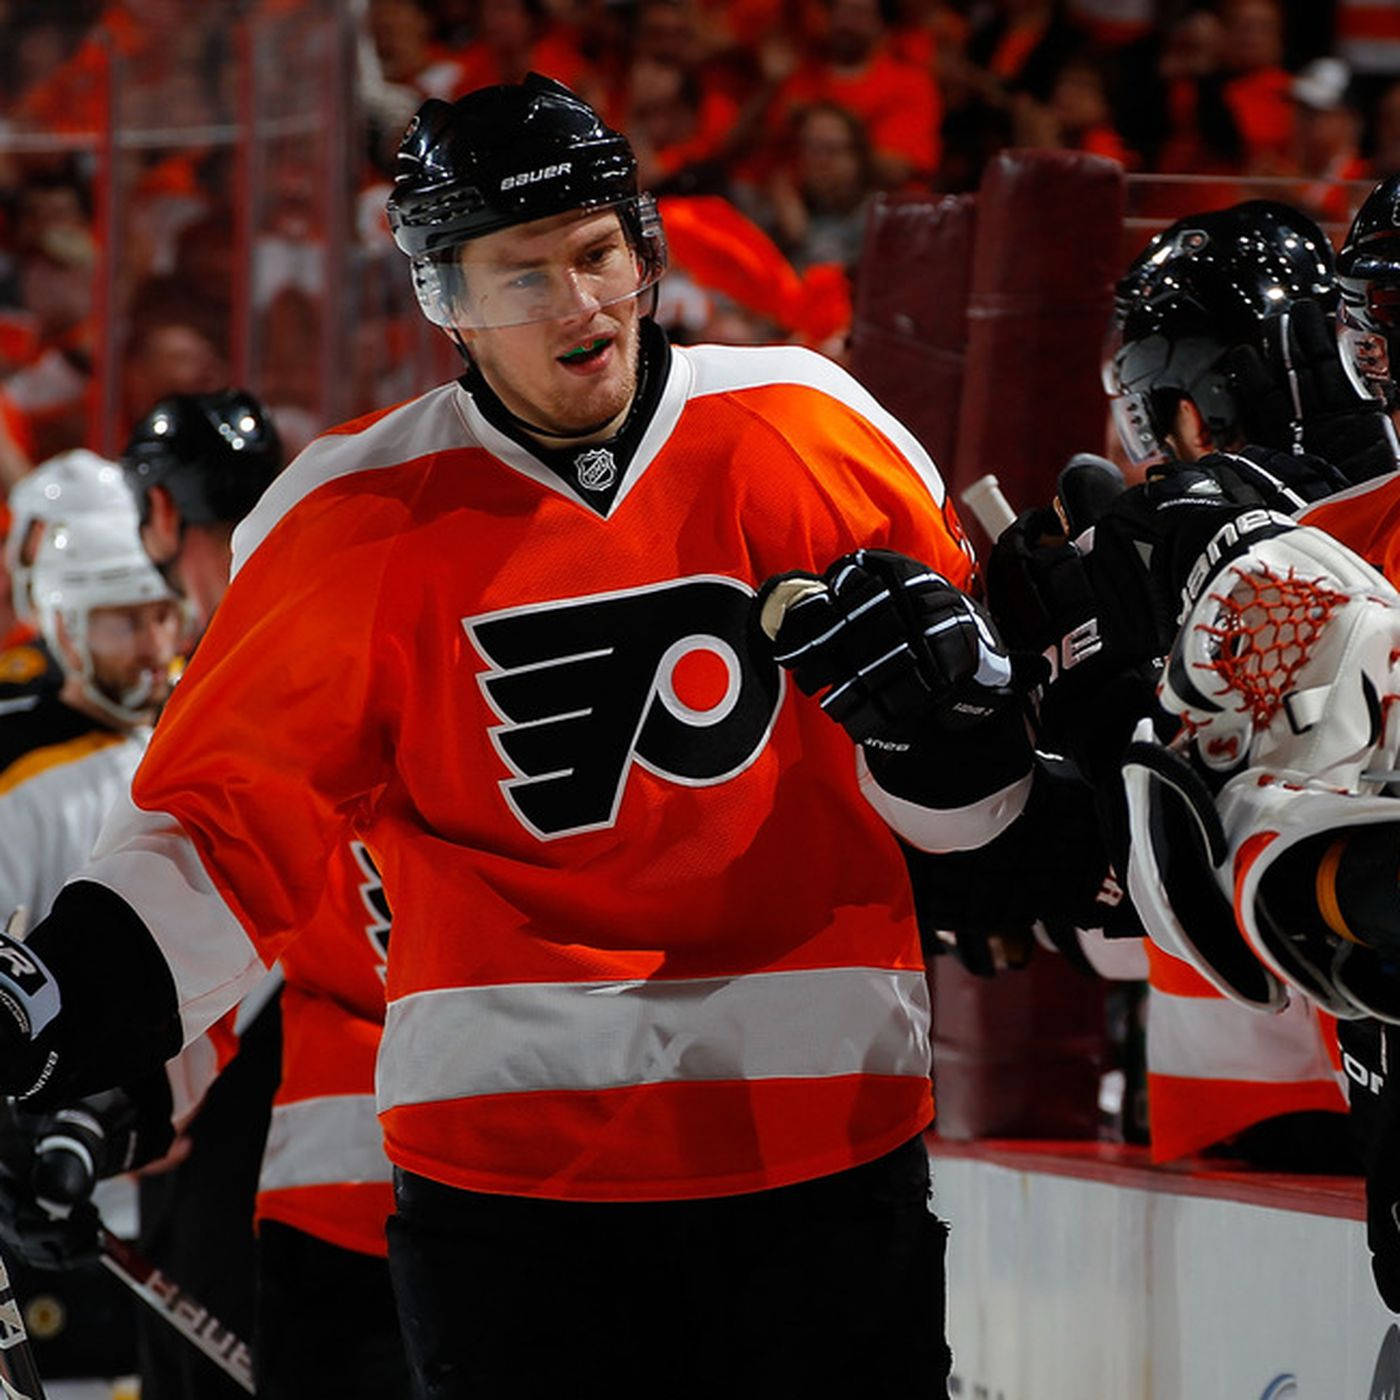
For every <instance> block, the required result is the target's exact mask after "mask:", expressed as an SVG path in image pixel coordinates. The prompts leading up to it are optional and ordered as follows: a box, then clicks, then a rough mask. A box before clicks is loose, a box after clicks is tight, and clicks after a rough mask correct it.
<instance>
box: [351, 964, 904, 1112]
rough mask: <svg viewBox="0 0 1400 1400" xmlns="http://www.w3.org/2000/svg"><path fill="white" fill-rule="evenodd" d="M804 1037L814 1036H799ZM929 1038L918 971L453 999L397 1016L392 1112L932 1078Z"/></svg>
mask: <svg viewBox="0 0 1400 1400" xmlns="http://www.w3.org/2000/svg"><path fill="white" fill-rule="evenodd" d="M798 1025H801V1026H805V1027H806V1028H807V1029H806V1030H805V1031H804V1032H803V1034H801V1035H798V1036H795V1035H794V1034H793V1031H792V1028H793V1027H794V1026H798ZM872 1027H878V1028H879V1029H878V1030H877V1031H875V1032H874V1033H873V1034H872ZM814 1028H816V1029H814ZM928 1032H929V998H928V986H927V984H926V983H925V981H924V974H923V973H922V972H920V971H918V970H915V969H909V970H903V971H900V970H896V969H891V968H883V967H834V968H814V969H805V970H798V971H792V972H765V973H753V974H750V975H748V976H741V977H705V978H693V979H678V980H665V981H662V980H652V981H628V982H543V983H539V982H532V983H511V984H506V985H497V986H489V987H448V988H443V989H441V990H435V991H427V992H418V993H415V994H413V995H410V996H406V997H402V998H400V999H398V1000H397V1001H394V1002H392V1003H390V1006H389V1012H388V1018H387V1021H386V1023H385V1027H384V1040H383V1042H382V1045H381V1047H380V1054H379V1069H378V1076H377V1080H378V1094H379V1107H380V1109H381V1111H384V1110H388V1109H392V1108H398V1107H400V1106H402V1105H405V1104H414V1103H433V1102H437V1101H439V1100H444V1099H459V1098H468V1097H473V1096H478V1095H484V1094H519V1093H531V1092H536V1091H544V1090H561V1089H562V1090H572V1091H577V1090H583V1091H588V1090H594V1091H599V1090H605V1089H618V1088H628V1087H632V1086H636V1085H641V1084H662V1083H679V1082H691V1083H695V1082H704V1081H716V1080H720V1081H731V1080H758V1079H813V1078H832V1077H836V1076H840V1075H891V1076H911V1077H923V1076H925V1075H927V1074H928V1072H929V1040H928ZM502 1047H506V1048H505V1049H504V1050H503V1049H502ZM511 1047H514V1048H513V1049H512V1048H511Z"/></svg>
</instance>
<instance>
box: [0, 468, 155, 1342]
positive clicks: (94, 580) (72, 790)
mask: <svg viewBox="0 0 1400 1400" xmlns="http://www.w3.org/2000/svg"><path fill="white" fill-rule="evenodd" d="M41 470H43V469H41ZM49 484H50V485H52V486H54V488H55V495H60V496H68V495H69V492H68V491H67V487H68V486H69V485H71V481H69V482H65V481H63V480H62V478H59V479H58V480H57V481H55V480H54V476H53V475H51V476H50V477H49ZM116 484H117V488H118V490H119V491H121V492H122V493H123V494H122V496H121V497H119V498H118V500H120V501H121V502H122V507H123V508H121V509H117V510H113V511H111V512H110V513H108V514H105V515H103V514H96V513H87V514H79V513H75V514H73V515H72V517H71V519H69V520H68V521H66V522H50V523H48V524H47V525H46V528H45V531H44V535H43V539H42V541H41V542H40V544H39V546H38V552H37V555H36V556H35V557H34V560H33V565H32V569H27V570H26V575H25V577H24V586H25V591H26V595H27V597H28V598H29V600H30V602H31V609H30V611H31V616H33V617H34V618H35V619H36V621H37V623H38V625H39V629H40V633H41V635H42V637H43V639H44V641H45V644H46V650H45V655H46V656H48V657H51V658H54V660H55V664H56V665H57V667H58V668H59V669H60V672H61V676H62V679H61V682H60V684H59V686H58V687H57V688H53V687H48V686H38V687H33V686H31V688H30V691H29V694H28V696H27V697H25V700H24V703H22V704H16V705H15V706H14V707H13V708H11V710H10V712H9V713H8V714H5V715H4V717H3V718H0V907H3V909H4V911H5V916H7V917H8V916H9V914H10V911H12V910H15V909H16V908H17V907H20V906H22V907H23V908H24V909H26V910H27V911H29V913H30V914H31V915H33V916H38V915H41V914H43V913H44V911H45V910H46V909H47V908H48V907H49V905H50V904H51V903H52V902H53V899H54V897H55V895H56V894H57V893H58V890H59V888H60V886H61V885H62V883H63V881H64V880H65V879H66V878H67V877H68V875H70V874H71V873H72V872H73V871H74V870H76V869H77V868H78V867H79V866H80V865H81V864H82V863H83V862H84V861H85V860H86V859H87V857H88V854H89V853H90V852H91V850H92V847H93V843H94V842H95V840H96V838H97V833H98V830H99V829H100V826H101V823H102V819H103V817H104V816H105V815H106V813H107V811H108V809H109V808H110V807H111V806H112V805H113V804H114V803H115V802H116V800H117V798H118V796H119V795H120V794H123V793H125V791H126V790H127V788H128V786H129V784H130V781H131V775H132V773H133V772H134V771H135V769H136V765H137V763H138V761H139V760H140V757H141V754H142V752H143V751H144V749H145V744H146V739H147V737H148V735H149V732H150V730H149V726H150V723H151V721H152V720H153V719H154V717H155V714H156V711H157V709H158V708H159V706H160V704H161V703H163V701H164V700H165V698H166V697H167V695H168V693H169V689H170V667H171V664H172V662H173V661H174V659H175V655H176V651H177V644H178V640H179V635H180V612H179V607H178V604H177V602H176V600H175V599H174V598H173V597H172V595H171V594H170V591H169V589H168V588H167V587H166V585H165V583H164V581H163V580H162V579H161V577H160V575H159V574H158V573H157V572H156V570H155V569H154V568H153V567H152V566H151V564H150V561H149V560H148V559H147V558H146V555H145V552H144V551H143V550H142V548H141V542H140V539H139V538H138V536H137V531H136V515H135V512H134V511H133V510H132V509H131V501H130V498H129V496H127V495H126V494H125V487H124V486H122V484H121V481H120V477H119V476H118V478H117V483H116ZM68 504H69V505H70V506H71V505H72V500H71V499H69V502H68ZM41 674H42V673H41ZM142 1078H143V1086H144V1087H143V1093H142V1094H141V1095H140V1096H139V1097H140V1098H141V1099H142V1100H143V1102H144V1103H146V1104H147V1105H149V1111H147V1112H143V1113H140V1114H138V1113H136V1112H134V1111H133V1110H132V1099H131V1098H130V1097H129V1096H127V1095H125V1094H122V1093H117V1094H108V1095H105V1096H103V1098H102V1101H101V1102H99V1103H97V1104H96V1105H94V1107H95V1108H96V1109H97V1110H98V1112H99V1113H100V1114H101V1115H102V1117H103V1119H104V1121H105V1123H106V1129H105V1130H104V1129H99V1130H98V1132H99V1136H102V1137H103V1138H104V1140H105V1141H106V1142H108V1143H109V1144H110V1146H111V1149H112V1150H111V1153H110V1159H109V1162H108V1174H112V1175H115V1174H117V1173H118V1172H120V1171H122V1170H123V1169H124V1168H125V1167H126V1166H128V1165H130V1164H131V1163H132V1162H133V1161H134V1160H135V1159H136V1157H137V1154H138V1153H139V1155H140V1156H141V1158H142V1160H150V1159H152V1158H154V1157H158V1156H159V1155H160V1154H161V1153H163V1152H164V1151H165V1150H166V1148H167V1147H168V1146H169V1144H170V1138H171V1129H170V1120H171V1114H172V1101H173V1095H172V1089H171V1086H170V1084H169V1083H168V1082H167V1080H166V1077H165V1075H164V1074H163V1073H161V1072H160V1070H159V1067H158V1066H157V1067H153V1072H152V1073H150V1074H148V1075H145V1076H143V1077H142ZM89 1122H90V1120H89V1119H88V1117H87V1116H86V1115H85V1114H84V1115H82V1116H81V1117H80V1119H77V1120H74V1122H73V1123H72V1124H70V1125H68V1126H65V1127H64V1129H63V1130H62V1131H63V1133H64V1135H65V1136H67V1137H69V1138H70V1139H71V1138H73V1137H74V1136H75V1135H76V1136H78V1137H86V1136H87V1127H88V1124H89ZM51 1126H52V1125H51ZM0 1171H3V1174H4V1176H5V1185H4V1188H3V1192H2V1193H0V1195H3V1199H0V1233H3V1235H4V1237H5V1239H6V1241H7V1243H9V1244H11V1245H18V1246H19V1249H20V1253H21V1254H22V1256H23V1258H24V1259H25V1260H26V1261H27V1262H29V1263H32V1264H36V1265H39V1266H45V1265H47V1266H53V1265H56V1264H64V1265H67V1266H69V1267H72V1266H73V1265H75V1264H80V1263H82V1262H85V1261H88V1260H92V1259H95V1257H96V1251H95V1248H94V1247H93V1246H94V1243H95V1238H96V1232H95V1222H94V1221H92V1220H91V1219H90V1218H88V1219H85V1220H83V1221H81V1222H72V1224H71V1225H70V1223H69V1222H67V1221H61V1222H57V1223H56V1222H55V1221H53V1220H52V1219H51V1218H50V1217H49V1216H48V1214H47V1213H46V1212H43V1211H41V1210H39V1209H37V1208H34V1207H33V1206H32V1200H31V1198H30V1197H29V1196H28V1189H27V1188H28V1186H29V1169H28V1164H27V1162H25V1161H24V1157H23V1151H22V1148H21V1144H19V1143H17V1142H16V1141H14V1140H13V1137H11V1140H10V1141H9V1142H7V1143H6V1145H5V1149H4V1153H3V1166H0ZM20 1181H23V1182H24V1189H22V1190H20V1191H18V1192H16V1191H14V1190H12V1186H13V1185H15V1184H17V1183H18V1182H20ZM33 1184H34V1186H35V1187H37V1188H39V1189H42V1188H43V1184H44V1182H43V1178H42V1177H40V1178H39V1179H37V1180H36V1181H35V1182H34V1183H33ZM132 1201H133V1197H132V1193H131V1192H130V1190H129V1189H127V1190H125V1191H123V1190H120V1189H114V1190H112V1191H111V1192H110V1193H109V1195H108V1197H107V1199H106V1200H105V1201H104V1205H105V1206H106V1207H107V1208H108V1209H109V1210H112V1209H114V1208H115V1210H116V1211H118V1212H121V1211H123V1210H127V1211H129V1209H130V1206H131V1204H132ZM27 1208H28V1209H27ZM113 1218H114V1219H116V1218H117V1217H116V1216H115V1215H114V1217H113ZM80 1226H85V1231H84V1229H82V1228H79V1227H80ZM20 1235H23V1237H24V1238H23V1239H19V1238H18V1237H19V1236H20ZM80 1235H82V1236H85V1237H84V1238H82V1239H79V1236H80ZM48 1286H49V1287H53V1285H52V1284H50V1285H48ZM56 1291H57V1292H58V1294H59V1296H60V1298H61V1299H62V1300H63V1303H64V1305H65V1306H66V1307H67V1308H68V1309H70V1310H71V1312H72V1315H73V1317H74V1319H75V1325H81V1324H80V1322H79V1321H78V1320H79V1319H83V1318H86V1319H88V1320H89V1321H90V1320H91V1318H92V1317H93V1316H94V1315H96V1316H102V1315H104V1314H110V1313H111V1311H112V1309H113V1307H114V1304H113V1301H112V1294H113V1292H114V1291H116V1290H115V1289H114V1285H113V1283H112V1281H111V1280H110V1279H109V1278H106V1277H105V1275H104V1274H103V1273H102V1272H101V1271H100V1270H98V1271H96V1272H95V1273H94V1272H91V1271H89V1272H85V1273H80V1274H77V1275H74V1276H72V1277H70V1278H69V1279H67V1280H65V1281H64V1283H62V1284H61V1285H59V1286H58V1288H57V1290H56ZM120 1330H121V1332H122V1335H121V1336H119V1337H117V1336H114V1337H112V1338H111V1346H110V1347H107V1348H106V1350H105V1353H104V1352H103V1351H102V1350H101V1349H99V1351H98V1352H97V1353H96V1354H106V1355H107V1356H108V1357H109V1359H110V1362H111V1364H114V1365H118V1366H121V1367H123V1368H125V1367H128V1366H129V1365H130V1364H131V1356H130V1352H129V1347H130V1336H129V1329H127V1328H122V1329H120ZM59 1345H62V1343H61V1342H60V1343H59ZM88 1354H89V1355H90V1356H91V1355H93V1354H94V1352H93V1351H92V1350H91V1348H89V1351H88Z"/></svg>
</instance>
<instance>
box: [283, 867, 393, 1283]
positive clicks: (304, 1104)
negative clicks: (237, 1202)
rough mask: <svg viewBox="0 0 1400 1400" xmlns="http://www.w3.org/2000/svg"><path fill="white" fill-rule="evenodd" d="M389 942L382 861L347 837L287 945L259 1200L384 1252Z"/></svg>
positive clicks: (302, 1223) (388, 1198)
mask: <svg viewBox="0 0 1400 1400" xmlns="http://www.w3.org/2000/svg"><path fill="white" fill-rule="evenodd" d="M388 948H389V906H388V902H387V901H386V900H385V898H384V889H383V885H382V884H381V882H380V879H379V872H378V871H377V870H376V869H375V868H374V862H373V861H372V860H371V859H370V857H369V853H368V852H367V851H366V850H365V848H364V847H363V846H362V845H361V844H360V843H359V842H358V841H352V842H349V843H348V844H347V845H346V846H343V847H341V848H339V849H337V850H336V851H335V852H334V853H333V855H332V859H331V861H330V863H329V865H328V867H327V872H326V890H325V897H324V899H323V901H322V905H321V909H320V912H319V913H318V915H317V917H316V918H315V919H314V920H313V921H312V923H311V926H310V927H309V928H307V929H305V930H303V931H302V933H301V934H300V935H298V937H297V938H296V939H295V940H294V941H293V942H292V943H290V944H289V945H288V946H287V948H286V950H285V951H284V952H283V954H282V959H281V963H282V972H283V976H284V981H283V985H282V1082H281V1084H280V1085H279V1086H278V1089H277V1094H276V1097H275V1098H274V1099H273V1103H272V1120H271V1122H270V1124H269V1126H268V1133H267V1146H266V1148H265V1149H264V1151H263V1160H262V1170H261V1173H260V1175H259V1179H258V1199H257V1218H258V1219H259V1220H277V1221H280V1222H281V1223H282V1224H284V1225H290V1226H293V1227H294V1228H295V1229H298V1230H301V1231H303V1232H304V1233H306V1234H308V1235H313V1236H315V1238H317V1239H321V1240H326V1241H328V1242H329V1243H331V1244H334V1245H338V1246H339V1247H340V1248H342V1249H353V1250H357V1251H359V1252H360V1253H362V1254H378V1255H381V1256H382V1255H384V1254H386V1253H387V1247H386V1244H385V1239H384V1222H385V1221H386V1220H387V1219H388V1218H389V1213H390V1212H391V1211H392V1210H393V1208H394V1193H393V1187H392V1184H391V1174H390V1167H389V1159H388V1158H387V1157H386V1156H385V1155H384V1142H383V1133H382V1131H381V1130H380V1127H379V1120H378V1118H377V1117H376V1114H375V1103H374V1062H375V1057H376V1055H377V1054H378V1052H379V1037H380V1035H381V1033H382V1032H383V1029H384V970H385V959H386V957H387V955H388Z"/></svg>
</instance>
